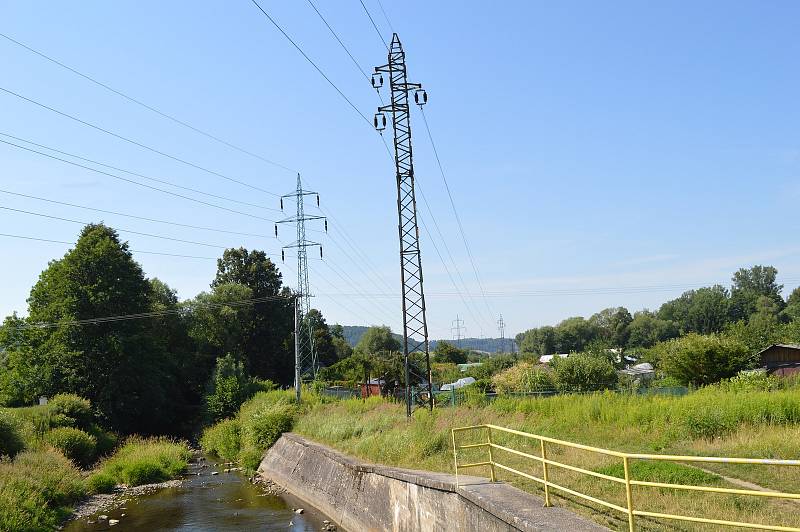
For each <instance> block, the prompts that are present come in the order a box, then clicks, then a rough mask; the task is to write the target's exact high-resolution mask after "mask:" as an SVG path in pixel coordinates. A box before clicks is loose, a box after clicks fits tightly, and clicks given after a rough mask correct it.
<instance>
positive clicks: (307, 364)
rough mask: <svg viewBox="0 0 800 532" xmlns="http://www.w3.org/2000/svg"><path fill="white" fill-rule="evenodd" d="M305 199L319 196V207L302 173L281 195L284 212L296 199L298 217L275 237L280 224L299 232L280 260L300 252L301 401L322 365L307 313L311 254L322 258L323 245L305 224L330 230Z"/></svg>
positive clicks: (297, 298) (285, 221)
mask: <svg viewBox="0 0 800 532" xmlns="http://www.w3.org/2000/svg"><path fill="white" fill-rule="evenodd" d="M305 196H316V197H317V206H319V194H318V193H316V192H313V191H311V190H303V185H302V183H301V181H300V174H297V188H296V190H295V191H294V192H291V193H289V194H284V195H283V196H281V210H283V200H284V199H286V198H294V200H295V202H296V204H297V212H296V214H295V216H290V217H288V218H284V219H283V220H278V221H277V222H275V237H276V238H277V236H278V224H288V223H293V224H295V227H296V230H297V240H295V241H294V242H292V243H291V244H287V245H285V246H283V248H282V249H281V259H283V260H285V259H286V255H285V250H287V249H297V288H296V290H295V324H296V325H295V361H294V362H295V375H294V386H295V391H296V394H297V398H298V400H299V399H300V388H301V384H302V382H303V380H315V379H316V378H317V370H318V369H319V364H318V361H317V352H316V350H315V348H314V330H313V326H312V323H311V321H309V320H308V319H307V318H308V313H309V311H310V310H311V289H310V287H309V284H308V253H307V251H306V250H307V249H308V248H310V247H319V255H320V258H322V244H320V243H318V242H312V241H311V240H308V239H307V238H306V222H307V221H309V220H324V222H325V231H326V232H327V230H328V220H327V218H326V217H325V216H317V215H309V214H306V213H305V210H304V205H303V198H304V197H305Z"/></svg>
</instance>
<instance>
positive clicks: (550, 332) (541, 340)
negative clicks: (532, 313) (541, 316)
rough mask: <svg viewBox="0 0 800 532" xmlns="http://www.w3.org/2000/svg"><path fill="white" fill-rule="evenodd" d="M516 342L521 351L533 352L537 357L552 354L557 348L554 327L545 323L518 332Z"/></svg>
mask: <svg viewBox="0 0 800 532" xmlns="http://www.w3.org/2000/svg"><path fill="white" fill-rule="evenodd" d="M517 344H518V345H519V349H520V351H522V352H523V353H533V354H535V355H536V356H537V357H540V356H543V355H552V354H553V353H555V352H556V349H557V348H558V338H557V334H556V328H555V327H551V326H549V325H545V326H544V327H539V328H536V329H530V330H528V331H525V332H524V333H520V334H519V335H517Z"/></svg>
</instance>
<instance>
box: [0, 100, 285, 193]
mask: <svg viewBox="0 0 800 532" xmlns="http://www.w3.org/2000/svg"><path fill="white" fill-rule="evenodd" d="M0 91H3V92H5V93H6V94H10V95H11V96H14V97H16V98H19V99H20V100H24V101H26V102H28V103H32V104H33V105H36V106H38V107H41V108H42V109H46V110H48V111H51V112H53V113H56V114H58V115H60V116H63V117H65V118H69V119H70V120H73V121H75V122H78V123H79V124H83V125H84V126H87V127H90V128H92V129H95V130H97V131H100V132H102V133H105V134H107V135H110V136H112V137H114V138H117V139H120V140H123V141H125V142H128V143H130V144H133V145H134V146H138V147H140V148H143V149H145V150H148V151H150V152H153V153H155V154H157V155H161V156H162V157H166V158H167V159H171V160H173V161H176V162H179V163H181V164H184V165H186V166H190V167H191V168H194V169H196V170H200V171H203V172H206V173H208V174H211V175H215V176H217V177H220V178H222V179H225V180H227V181H230V182H232V183H237V184H239V185H242V186H244V187H247V188H251V189H253V190H257V191H259V192H263V193H264V194H269V195H271V196H279V195H280V194H276V193H274V192H270V191H269V190H266V189H263V188H261V187H257V186H255V185H251V184H250V183H247V182H245V181H242V180H240V179H236V178H233V177H229V176H227V175H225V174H222V173H220V172H217V171H215V170H210V169H208V168H206V167H204V166H200V165H199V164H195V163H193V162H190V161H187V160H186V159H181V158H180V157H177V156H175V155H171V154H169V153H167V152H164V151H161V150H159V149H157V148H153V147H152V146H148V145H147V144H143V143H141V142H138V141H136V140H133V139H131V138H129V137H125V136H123V135H120V134H119V133H115V132H113V131H111V130H109V129H106V128H103V127H101V126H98V125H96V124H92V123H91V122H87V121H86V120H83V119H81V118H78V117H77V116H74V115H71V114H69V113H65V112H64V111H59V110H58V109H56V108H55V107H51V106H49V105H46V104H43V103H41V102H38V101H36V100H34V99H32V98H28V97H27V96H23V95H22V94H19V93H16V92H14V91H12V90H9V89H6V88H5V87H0Z"/></svg>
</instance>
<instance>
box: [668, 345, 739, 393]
mask: <svg viewBox="0 0 800 532" xmlns="http://www.w3.org/2000/svg"><path fill="white" fill-rule="evenodd" d="M656 350H657V351H659V352H660V353H659V358H660V360H661V369H663V370H664V372H665V373H666V374H667V375H668V376H670V377H673V378H675V379H677V380H678V381H680V382H681V383H683V384H686V385H695V386H701V385H705V384H712V383H715V382H718V381H720V380H721V379H726V378H729V377H733V376H734V375H736V374H737V373H739V371H741V370H743V369H746V368H747V367H748V365H749V364H750V363H751V357H750V353H749V351H748V349H747V346H746V345H745V344H743V343H742V342H740V341H738V340H736V339H734V338H730V337H725V336H720V335H716V334H711V335H700V334H696V333H690V334H687V335H686V336H684V337H682V338H676V339H674V340H670V341H669V342H664V343H662V344H659V345H658V346H656Z"/></svg>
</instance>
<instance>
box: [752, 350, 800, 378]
mask: <svg viewBox="0 0 800 532" xmlns="http://www.w3.org/2000/svg"><path fill="white" fill-rule="evenodd" d="M758 357H759V359H760V360H761V367H762V368H764V369H765V370H766V371H767V373H769V374H770V375H791V374H792V373H800V344H772V345H771V346H769V347H767V348H765V349H763V350H762V351H761V352H760V353H759V354H758Z"/></svg>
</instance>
